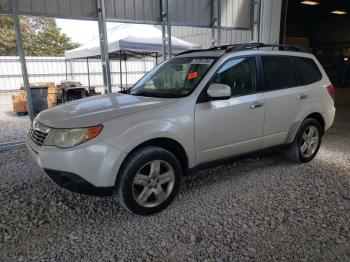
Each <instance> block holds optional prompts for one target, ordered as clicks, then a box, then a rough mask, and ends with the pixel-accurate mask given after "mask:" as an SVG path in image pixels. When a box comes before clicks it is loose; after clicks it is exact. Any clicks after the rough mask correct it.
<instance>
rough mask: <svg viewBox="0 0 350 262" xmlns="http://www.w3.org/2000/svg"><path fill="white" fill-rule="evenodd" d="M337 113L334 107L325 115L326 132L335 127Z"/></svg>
mask: <svg viewBox="0 0 350 262" xmlns="http://www.w3.org/2000/svg"><path fill="white" fill-rule="evenodd" d="M335 112H336V109H335V107H334V106H333V107H332V108H331V109H330V110H329V111H327V112H326V113H325V115H324V118H325V128H324V129H325V130H324V131H327V130H328V129H329V128H330V127H331V126H332V125H333V122H334V117H335Z"/></svg>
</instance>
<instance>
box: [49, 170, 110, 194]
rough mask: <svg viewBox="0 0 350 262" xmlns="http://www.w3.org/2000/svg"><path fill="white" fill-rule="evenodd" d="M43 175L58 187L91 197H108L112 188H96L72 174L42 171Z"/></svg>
mask: <svg viewBox="0 0 350 262" xmlns="http://www.w3.org/2000/svg"><path fill="white" fill-rule="evenodd" d="M44 171H45V173H46V174H47V175H48V176H49V177H50V178H51V180H52V181H53V182H55V183H56V184H57V185H59V186H60V187H62V188H64V189H67V190H69V191H71V192H74V193H79V194H84V195H92V196H110V195H112V194H113V191H114V187H113V186H112V187H97V186H94V185H93V184H91V183H90V182H88V181H87V180H85V179H84V178H82V177H80V176H78V175H77V174H74V173H69V172H64V171H58V170H52V169H46V168H45V169H44Z"/></svg>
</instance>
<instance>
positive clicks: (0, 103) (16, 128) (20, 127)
mask: <svg viewBox="0 0 350 262" xmlns="http://www.w3.org/2000/svg"><path fill="white" fill-rule="evenodd" d="M11 94H12V93H11V92H9V93H0V144H1V143H10V142H17V141H22V140H24V138H25V135H26V133H27V132H28V130H29V128H30V120H29V117H28V115H26V116H17V115H16V113H15V112H13V108H12V98H11Z"/></svg>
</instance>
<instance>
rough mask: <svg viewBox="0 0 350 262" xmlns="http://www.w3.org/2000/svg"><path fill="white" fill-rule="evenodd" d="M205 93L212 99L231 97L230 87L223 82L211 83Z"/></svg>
mask: <svg viewBox="0 0 350 262" xmlns="http://www.w3.org/2000/svg"><path fill="white" fill-rule="evenodd" d="M207 94H208V96H209V97H210V98H213V99H217V100H219V99H229V98H230V97H231V87H230V86H228V85H224V84H211V85H210V86H209V87H208V90H207Z"/></svg>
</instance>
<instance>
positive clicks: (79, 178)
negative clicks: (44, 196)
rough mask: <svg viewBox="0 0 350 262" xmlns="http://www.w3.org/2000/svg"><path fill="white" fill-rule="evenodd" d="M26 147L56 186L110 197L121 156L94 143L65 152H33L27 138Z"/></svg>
mask: <svg viewBox="0 0 350 262" xmlns="http://www.w3.org/2000/svg"><path fill="white" fill-rule="evenodd" d="M26 144H27V147H28V149H29V151H30V152H31V154H32V156H33V157H34V159H35V160H36V162H37V163H38V164H39V166H40V167H41V168H43V169H44V170H45V172H46V173H47V174H48V176H49V177H50V178H51V179H52V180H53V181H54V182H55V183H56V184H58V185H60V186H62V187H64V188H66V189H68V190H70V191H73V192H78V193H84V194H90V195H91V194H93V195H104V194H109V193H111V190H112V188H114V186H115V181H116V176H117V174H118V171H119V168H120V165H121V163H122V161H123V160H124V158H125V154H124V153H123V152H121V151H120V150H118V149H116V148H115V147H113V146H111V145H109V144H107V143H104V142H103V141H98V140H92V141H88V142H86V143H84V144H81V145H78V146H75V147H72V148H67V149H61V148H56V147H53V146H42V147H39V148H38V147H36V148H33V146H32V143H31V141H30V139H29V138H27V139H26ZM103 191H106V192H105V193H103ZM94 192H95V193H94Z"/></svg>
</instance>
